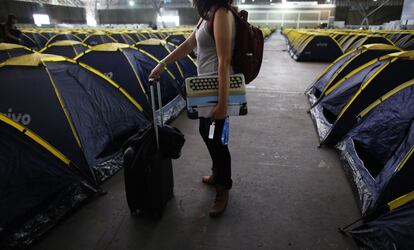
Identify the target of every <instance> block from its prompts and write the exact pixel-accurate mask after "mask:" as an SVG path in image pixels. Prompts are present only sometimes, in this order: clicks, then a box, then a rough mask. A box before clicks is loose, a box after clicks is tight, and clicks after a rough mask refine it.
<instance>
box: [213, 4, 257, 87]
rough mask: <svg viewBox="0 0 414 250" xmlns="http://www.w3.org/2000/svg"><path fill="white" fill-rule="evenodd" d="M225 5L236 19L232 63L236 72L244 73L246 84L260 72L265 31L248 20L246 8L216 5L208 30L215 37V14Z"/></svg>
mask: <svg viewBox="0 0 414 250" xmlns="http://www.w3.org/2000/svg"><path fill="white" fill-rule="evenodd" d="M221 7H225V8H227V9H228V10H230V11H231V12H232V13H233V15H234V17H235V21H236V39H235V44H234V53H233V57H232V61H231V64H232V66H233V69H234V73H243V75H244V78H245V81H246V84H248V83H250V82H251V81H253V80H254V79H255V78H256V77H257V75H258V74H259V71H260V67H261V66H262V60H263V45H264V40H263V33H262V31H261V30H260V29H259V28H257V27H254V26H253V25H251V24H250V23H248V22H247V16H248V13H247V11H245V10H242V11H240V12H237V10H236V9H234V8H233V7H231V6H229V5H227V6H223V5H215V6H213V7H212V8H211V10H210V17H209V20H208V24H207V28H208V32H209V33H210V35H211V36H212V37H213V39H214V14H215V13H216V11H217V10H218V9H219V8H221Z"/></svg>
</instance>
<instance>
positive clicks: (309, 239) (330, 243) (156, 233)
mask: <svg viewBox="0 0 414 250" xmlns="http://www.w3.org/2000/svg"><path fill="white" fill-rule="evenodd" d="M285 49H286V46H285V44H284V41H283V39H282V37H281V36H280V35H273V36H272V37H271V38H270V39H269V40H268V41H267V42H266V44H265V54H264V61H263V66H262V71H261V74H260V76H259V77H258V78H257V80H255V82H253V83H252V84H250V85H249V89H248V92H249V93H248V102H249V115H248V116H247V117H235V118H232V119H231V130H230V131H231V137H230V149H231V152H232V159H233V180H234V188H233V190H232V191H231V197H230V203H229V206H228V210H227V211H226V214H224V215H223V216H222V217H221V218H219V219H211V218H209V216H208V214H207V210H208V208H209V206H210V204H211V202H212V201H213V196H214V192H213V190H212V189H211V188H209V187H206V186H205V185H203V184H202V183H201V182H200V176H202V175H205V174H209V169H210V165H211V163H210V159H209V155H208V153H207V150H206V148H205V147H204V146H203V144H202V140H201V138H200V137H199V135H198V123H197V121H191V120H188V119H187V118H186V116H185V114H183V115H182V116H181V117H180V118H179V119H177V120H176V121H175V122H174V125H175V126H177V127H178V128H179V129H181V130H182V131H183V132H184V134H185V135H186V139H187V143H186V145H185V146H184V149H183V154H182V157H181V158H180V159H179V160H176V161H174V163H173V164H174V175H175V197H174V199H173V200H172V201H171V202H170V203H169V204H168V207H167V208H166V211H165V214H164V217H163V218H162V220H161V221H159V222H154V221H151V220H148V219H143V218H133V217H131V216H130V214H129V211H128V208H127V205H126V201H125V197H124V190H123V173H122V172H120V173H118V174H117V175H116V176H114V177H113V178H111V179H110V180H109V181H107V182H106V183H105V184H104V185H103V187H104V189H106V190H108V195H106V196H103V197H100V198H98V199H96V200H94V201H92V202H90V203H89V204H87V205H85V206H84V207H82V208H81V209H80V210H78V211H77V212H76V213H75V214H73V215H72V216H71V217H70V218H69V219H67V220H66V221H65V222H63V223H62V224H61V225H59V226H58V227H57V228H55V229H54V230H52V232H51V233H50V234H49V235H48V236H47V237H46V238H45V239H44V240H42V241H41V242H40V243H39V244H37V245H36V246H35V248H34V249H37V250H40V249H41V250H46V249H51V250H52V249H53V250H55V249H60V250H66V249H73V250H75V249H76V250H83V249H85V250H86V249H88V250H89V249H96V250H103V249H131V250H132V249H356V246H355V245H354V243H353V241H352V240H350V239H349V238H346V237H344V236H342V235H341V234H340V233H338V231H337V229H336V228H337V227H338V226H342V225H345V224H347V223H348V222H351V221H353V220H354V219H355V218H357V217H358V214H359V213H358V209H357V206H356V202H355V199H354V196H353V194H352V191H351V188H350V185H349V184H348V181H347V179H346V177H345V175H344V173H343V171H342V169H341V166H340V163H339V160H338V156H337V154H336V153H335V152H334V151H332V150H328V149H318V148H317V145H318V140H317V137H316V133H315V131H314V128H313V125H312V122H311V119H310V118H309V116H308V114H307V113H306V110H307V108H308V103H307V101H306V99H305V96H304V95H303V91H304V90H305V88H306V87H307V86H308V85H309V84H310V83H311V82H312V80H313V79H314V78H315V77H317V75H318V74H319V73H320V72H321V71H322V69H323V68H324V67H325V66H326V65H327V64H321V63H297V62H295V61H294V60H292V59H291V58H290V57H289V56H288V54H287V53H286V51H284V50H285Z"/></svg>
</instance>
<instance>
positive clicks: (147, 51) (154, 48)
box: [135, 39, 186, 120]
mask: <svg viewBox="0 0 414 250" xmlns="http://www.w3.org/2000/svg"><path fill="white" fill-rule="evenodd" d="M135 46H136V47H137V48H138V51H139V52H141V53H140V54H137V55H136V56H137V57H136V58H137V60H139V61H140V64H141V67H142V69H143V73H144V76H145V78H148V76H149V74H150V73H151V70H152V69H153V68H154V67H155V66H156V65H157V64H158V63H159V62H160V60H162V59H163V58H164V57H166V56H167V55H168V54H169V53H170V52H171V51H172V50H173V49H174V47H173V46H172V45H168V44H167V43H166V42H165V41H163V40H158V39H148V40H145V41H142V42H139V43H137V44H136V45H135ZM179 65H180V64H179V62H176V63H173V64H169V65H168V66H167V69H168V70H166V71H164V73H163V74H162V75H161V78H160V83H161V88H162V101H163V106H164V108H163V111H164V115H165V117H166V119H167V120H169V119H171V118H174V117H176V116H177V115H178V114H179V113H180V112H181V111H182V110H183V109H184V107H185V105H186V104H185V100H184V99H183V97H182V94H183V91H184V87H183V86H184V73H183V71H182V68H181V67H180V66H179Z"/></svg>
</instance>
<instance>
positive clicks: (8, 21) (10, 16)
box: [7, 14, 17, 24]
mask: <svg viewBox="0 0 414 250" xmlns="http://www.w3.org/2000/svg"><path fill="white" fill-rule="evenodd" d="M13 19H17V18H16V16H15V15H13V14H10V15H8V16H7V23H8V24H11V23H12V20H13Z"/></svg>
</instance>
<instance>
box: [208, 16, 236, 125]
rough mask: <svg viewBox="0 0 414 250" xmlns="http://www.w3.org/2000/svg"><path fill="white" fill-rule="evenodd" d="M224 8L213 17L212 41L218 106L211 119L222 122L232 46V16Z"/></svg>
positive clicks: (227, 92)
mask: <svg viewBox="0 0 414 250" xmlns="http://www.w3.org/2000/svg"><path fill="white" fill-rule="evenodd" d="M232 15H233V14H232V13H231V12H230V11H228V10H227V9H225V8H220V9H218V10H217V11H216V13H215V15H214V24H213V25H214V39H215V42H216V51H217V59H218V81H219V89H218V104H217V106H216V107H215V108H214V109H213V111H212V115H211V117H212V118H213V119H217V120H222V119H224V118H226V116H227V99H228V95H229V83H230V67H231V46H232V44H231V43H232V41H231V38H232V25H231V24H232V18H233V16H232Z"/></svg>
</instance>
